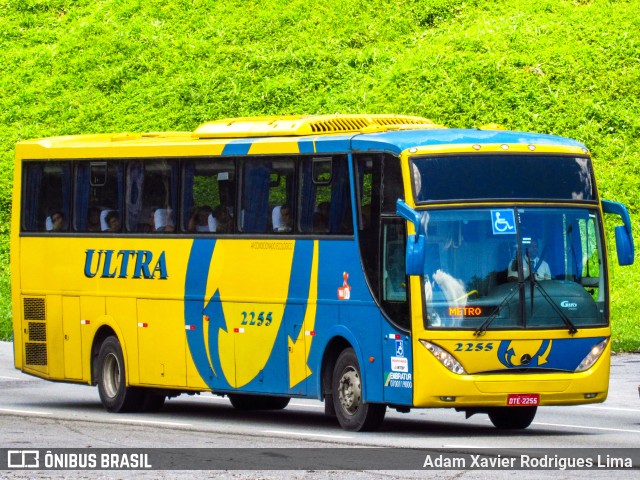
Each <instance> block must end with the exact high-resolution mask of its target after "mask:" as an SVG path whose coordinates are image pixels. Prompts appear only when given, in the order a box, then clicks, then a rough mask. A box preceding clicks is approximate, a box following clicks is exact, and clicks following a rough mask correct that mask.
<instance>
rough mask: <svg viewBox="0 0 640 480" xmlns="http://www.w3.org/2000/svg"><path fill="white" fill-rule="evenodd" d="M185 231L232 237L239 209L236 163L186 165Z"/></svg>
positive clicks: (208, 162) (187, 163)
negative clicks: (235, 215) (235, 217)
mask: <svg viewBox="0 0 640 480" xmlns="http://www.w3.org/2000/svg"><path fill="white" fill-rule="evenodd" d="M182 178H183V182H182V192H183V196H182V198H183V200H182V223H181V230H182V231H183V232H188V233H232V232H233V230H234V228H233V223H234V222H233V219H234V207H235V179H236V175H235V163H234V161H233V160H215V161H189V162H185V163H184V166H183V173H182Z"/></svg>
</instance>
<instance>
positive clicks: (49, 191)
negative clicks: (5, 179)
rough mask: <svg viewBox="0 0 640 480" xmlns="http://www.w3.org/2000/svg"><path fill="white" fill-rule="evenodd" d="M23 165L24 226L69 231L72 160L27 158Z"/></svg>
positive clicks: (39, 229) (41, 229)
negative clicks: (42, 160)
mask: <svg viewBox="0 0 640 480" xmlns="http://www.w3.org/2000/svg"><path fill="white" fill-rule="evenodd" d="M23 168H24V174H23V178H24V188H23V197H22V230H23V231H25V232H46V231H59V232H66V231H68V230H69V217H70V213H71V202H70V199H71V183H72V182H71V164H70V163H69V162H25V163H24V167H23ZM54 217H55V218H56V222H55V226H54V220H53V218H54ZM59 217H61V222H60V220H59V219H58V218H59Z"/></svg>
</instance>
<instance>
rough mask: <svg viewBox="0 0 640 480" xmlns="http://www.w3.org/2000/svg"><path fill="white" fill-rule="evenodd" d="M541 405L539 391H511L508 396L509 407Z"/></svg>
mask: <svg viewBox="0 0 640 480" xmlns="http://www.w3.org/2000/svg"><path fill="white" fill-rule="evenodd" d="M537 405H540V394H538V393H510V394H509V395H508V396H507V407H535V406H537Z"/></svg>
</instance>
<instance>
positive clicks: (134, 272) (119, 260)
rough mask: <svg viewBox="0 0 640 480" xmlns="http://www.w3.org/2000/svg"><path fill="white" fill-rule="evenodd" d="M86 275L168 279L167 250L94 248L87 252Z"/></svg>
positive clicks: (90, 276) (91, 276)
mask: <svg viewBox="0 0 640 480" xmlns="http://www.w3.org/2000/svg"><path fill="white" fill-rule="evenodd" d="M84 275H85V277H88V278H94V277H96V276H99V277H100V278H145V279H155V278H157V279H160V280H166V279H167V278H168V277H169V275H168V273H167V257H166V254H165V252H161V253H160V255H157V256H154V253H153V252H151V251H149V250H117V251H116V250H94V249H89V250H87V251H86V252H85V261H84Z"/></svg>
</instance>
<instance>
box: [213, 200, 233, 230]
mask: <svg viewBox="0 0 640 480" xmlns="http://www.w3.org/2000/svg"><path fill="white" fill-rule="evenodd" d="M212 221H215V227H214V229H213V230H211V231H212V232H218V233H231V232H232V231H233V218H232V217H231V215H230V214H229V210H228V209H227V207H225V206H224V205H222V204H220V205H218V206H217V207H216V209H215V210H214V212H213V215H209V222H210V224H209V227H210V228H211V223H212Z"/></svg>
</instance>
